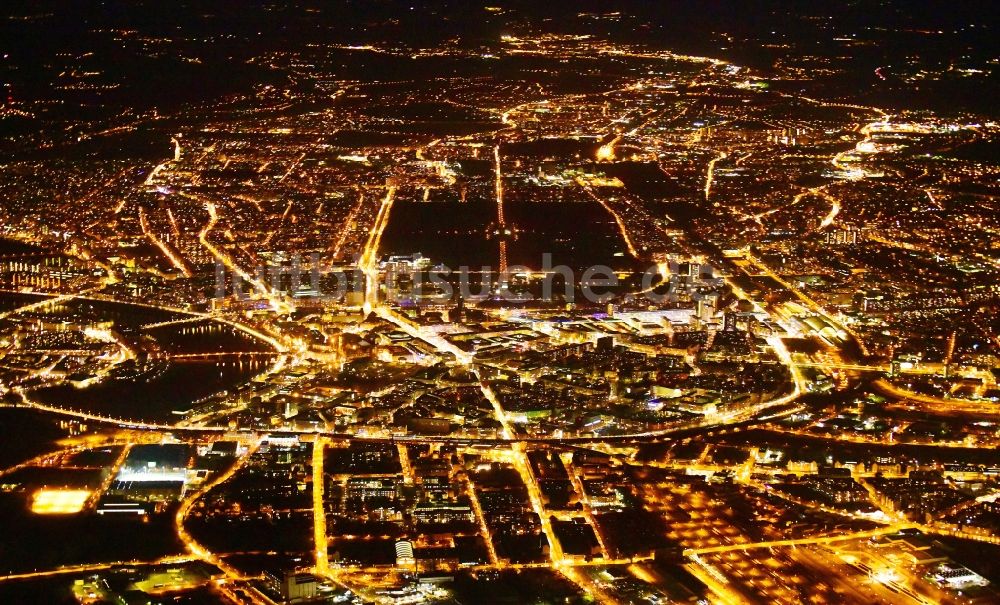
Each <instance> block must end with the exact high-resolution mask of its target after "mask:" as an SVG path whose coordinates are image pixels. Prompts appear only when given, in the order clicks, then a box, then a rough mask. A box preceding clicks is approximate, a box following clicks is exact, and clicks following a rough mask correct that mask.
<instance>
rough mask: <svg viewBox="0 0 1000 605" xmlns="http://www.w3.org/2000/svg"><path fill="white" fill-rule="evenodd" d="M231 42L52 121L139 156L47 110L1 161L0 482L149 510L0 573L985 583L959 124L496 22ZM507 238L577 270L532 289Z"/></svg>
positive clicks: (852, 591) (932, 586) (290, 594)
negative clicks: (391, 69) (152, 89)
mask: <svg viewBox="0 0 1000 605" xmlns="http://www.w3.org/2000/svg"><path fill="white" fill-rule="evenodd" d="M494 9H495V10H494ZM486 10H487V12H499V13H503V9H500V8H497V7H492V8H488V9H486ZM586 15H589V13H588V14H586ZM586 15H585V14H584V13H581V16H580V18H581V19H584V18H586V19H598V18H607V19H610V20H617V19H618V18H619V17H620V15H619V14H618V13H613V14H610V15H604V16H596V17H595V16H586ZM616 15H617V16H616ZM134 33H135V32H132V33H129V32H126V31H115V32H113V35H114V36H115V37H116V38H115V39H121V40H128V42H127V43H128V44H132V43H133V41H132V39H131V36H132V35H133V34H134ZM124 43H125V42H123V44H124ZM144 44H147V45H148V46H149V48H154V47H157V46H158V45H161V44H165V45H169V44H170V41H169V40H159V39H152V38H150V39H146V40H145V41H144ZM67 60H69V59H67ZM192 61H195V59H192ZM340 61H344V62H351V63H352V64H353V62H361V63H365V62H372V63H373V64H375V63H379V62H387V64H388V63H394V62H397V61H406V62H412V63H413V64H419V65H420V66H421V70H426V69H428V68H427V67H426V66H427V65H433V64H436V63H435V62H441V65H445V64H447V65H452V64H454V65H480V64H495V65H496V66H497V69H496V70H495V71H494V70H479V68H477V69H476V70H467V71H468V73H470V74H478V75H468V76H465V75H461V74H460V71H459V70H457V69H456V70H455V71H454V73H452V72H451V70H450V68H445V67H441V68H440V70H441V72H440V75H439V76H436V77H434V78H431V79H423V78H418V77H413V78H411V77H407V76H406V75H400V76H399V77H385V78H383V77H381V76H372V77H369V78H367V79H363V78H356V77H342V76H339V75H338V74H339V73H340V72H339V71H338V69H340V68H339V67H338V65H340V63H339V62H340ZM70 63H71V69H69V70H68V71H67V72H66V73H67V74H68V75H66V76H64V77H65V78H69V79H70V80H71V81H73V79H74V78H78V79H79V80H78V81H76V83H75V84H71V85H69V86H70V87H71V88H70V89H73V88H72V87H74V86H77V85H79V86H84V83H85V82H86V80H87V76H86V75H85V72H86V70H87V59H86V57H78V58H75V59H73V60H72V61H71V62H70ZM251 63H253V64H266V65H268V66H270V68H271V69H274V70H276V71H279V72H281V73H283V74H286V75H287V76H288V80H289V82H288V83H287V85H273V84H263V83H261V84H260V85H257V86H255V87H254V90H253V93H252V94H245V95H237V96H235V97H233V98H229V99H227V100H226V101H225V102H212V103H207V104H200V105H191V106H188V107H186V108H184V109H183V110H178V111H177V112H175V113H172V114H157V113H155V112H153V113H152V114H150V113H142V114H129V115H121V116H117V117H113V118H112V117H108V118H103V119H102V120H103V121H101V123H102V126H101V127H100V128H97V127H96V126H95V125H96V124H97V121H95V122H83V121H81V123H80V124H78V125H77V127H76V129H75V130H73V131H72V132H73V133H74V134H73V136H74V137H75V138H76V143H79V144H83V143H85V142H88V141H94V142H95V145H96V146H99V145H101V144H102V142H106V141H118V140H119V139H118V137H125V136H126V135H128V136H133V135H134V136H136V137H138V138H140V139H143V140H145V138H149V146H150V147H151V148H155V149H156V150H157V153H158V154H159V156H161V157H159V159H158V160H156V161H149V160H147V159H142V158H145V157H147V156H149V150H148V149H146V151H145V152H144V154H141V155H140V154H134V157H133V156H130V155H129V154H127V153H126V154H118V155H115V156H113V157H112V156H111V155H108V156H107V157H105V155H104V154H102V153H101V152H99V151H98V152H95V154H94V156H93V157H91V158H90V159H82V158H81V159H77V160H72V159H70V156H71V155H72V151H71V149H72V146H71V143H70V142H67V141H64V140H62V139H60V138H59V137H61V136H63V135H61V134H54V133H50V134H46V135H44V136H45V137H48V138H47V139H46V138H44V137H43V136H42V135H32V136H36V137H37V138H38V140H37V141H36V143H37V144H38V145H39V146H40V148H41V149H46V148H52V149H53V150H55V152H54V154H48V155H46V154H38V155H28V154H25V155H24V159H18V160H16V161H14V160H9V159H8V160H5V163H4V165H3V170H2V171H0V193H2V196H3V199H4V203H3V204H2V207H0V235H2V236H3V238H4V239H3V242H5V243H4V246H7V245H10V246H11V248H10V250H9V251H8V250H7V248H3V249H0V394H2V396H3V400H2V405H3V409H0V412H3V413H5V414H6V413H10V414H22V413H23V414H29V415H30V417H31V418H37V419H41V420H40V421H44V422H48V423H50V424H51V425H52V426H53V427H57V429H58V433H59V438H58V444H50V445H51V448H50V449H51V451H49V452H45V451H41V453H38V452H32V453H30V454H28V453H26V454H25V455H23V456H21V458H20V460H22V462H20V463H19V464H16V465H14V466H11V467H10V468H7V469H4V470H2V471H0V492H2V494H0V495H3V496H5V497H9V498H14V501H15V502H17V506H16V507H15V508H18V510H20V511H21V512H20V513H18V514H21V515H22V516H23V517H24V518H25V519H28V520H30V523H32V524H34V523H44V522H45V521H46V520H53V522H55V521H56V520H58V521H60V522H62V521H65V522H66V523H69V524H79V525H70V526H68V527H81V528H82V527H88V528H98V530H97V531H107V532H124V533H125V534H127V533H128V532H131V531H137V532H140V533H137V534H136V535H137V536H139V535H143V536H145V535H147V533H146V532H151V533H149V535H153V534H152V532H154V531H163V532H165V533H166V535H168V536H169V537H168V538H166V542H165V546H163V548H162V549H161V550H162V552H160V553H159V555H158V556H150V557H149V558H143V557H138V558H136V557H131V556H128V555H124V554H123V555H118V556H120V557H121V560H115V561H112V560H108V559H107V557H103V558H102V556H100V555H99V554H95V553H90V552H88V551H87V550H86V548H83V549H81V550H77V551H73V552H74V554H71V555H68V556H66V557H63V558H58V557H57V559H58V560H56V559H51V561H52V563H51V564H48V565H45V566H44V567H40V566H38V565H34V564H32V563H30V562H23V563H18V562H9V563H8V562H7V561H6V560H5V561H4V564H5V565H8V568H6V569H2V570H0V573H3V574H4V575H3V577H0V590H2V589H4V588H5V587H11V586H23V585H28V584H29V583H31V582H36V581H37V582H44V583H46V584H51V585H53V586H55V585H56V584H57V583H60V582H61V583H62V584H60V585H61V586H65V587H66V590H68V591H71V592H72V595H73V598H74V599H76V600H77V601H78V602H80V603H92V602H93V603H96V602H102V599H114V598H116V596H117V595H120V594H122V593H124V592H127V591H129V590H132V591H135V590H138V591H140V592H142V593H144V594H146V595H149V596H150V597H151V598H157V597H159V596H162V595H173V594H187V595H191V597H192V598H201V597H204V598H209V597H208V596H206V595H209V596H210V597H211V598H213V599H217V600H218V601H219V602H233V603H254V604H266V603H280V602H283V601H284V602H290V601H292V600H293V599H295V600H296V602H298V599H303V600H305V601H310V600H315V601H316V602H374V603H400V604H402V603H419V602H442V603H457V602H476V601H475V599H476V598H478V597H476V596H470V595H481V594H484V593H492V594H493V596H494V597H496V598H501V595H504V596H505V597H506V598H508V599H513V600H514V601H517V600H518V599H522V600H526V599H528V598H530V597H531V596H533V595H536V596H537V595H541V596H540V598H543V599H551V600H564V601H565V602H585V601H587V600H594V601H597V602H602V603H662V602H687V601H689V600H695V601H698V600H703V601H704V602H711V603H802V602H809V603H830V604H839V603H872V602H886V603H912V602H917V603H927V604H930V603H956V604H959V603H987V602H996V600H997V599H1000V595H998V593H997V592H996V590H995V589H994V587H993V586H992V584H991V581H990V580H991V578H990V577H988V576H990V574H993V577H996V576H995V574H996V569H992V571H990V566H986V568H985V569H982V568H979V567H977V566H978V565H982V564H983V562H984V560H988V559H990V558H991V557H992V558H994V559H995V558H996V557H995V554H996V548H995V546H997V545H1000V510H998V508H997V504H996V497H997V496H998V495H1000V482H998V474H1000V456H998V455H997V454H996V453H995V452H996V449H995V448H996V447H997V445H998V444H1000V428H998V425H997V422H998V420H997V414H998V413H1000V407H998V406H1000V387H998V385H997V376H998V372H997V367H998V362H997V359H998V358H997V349H998V347H1000V336H998V332H997V327H998V325H1000V316H998V311H997V310H998V308H1000V307H998V305H997V296H998V292H1000V286H998V284H1000V273H998V270H1000V262H998V258H1000V257H998V248H997V243H996V242H997V238H996V235H997V233H998V230H1000V223H998V221H1000V205H998V198H997V189H996V187H997V182H998V176H1000V172H998V170H1000V169H998V168H997V165H996V163H995V161H994V162H992V163H991V162H984V161H979V160H977V159H974V158H972V159H970V154H971V151H970V152H969V153H965V150H971V149H974V148H977V147H978V146H986V145H993V146H995V145H996V141H997V135H998V127H997V124H996V122H994V121H993V120H992V119H991V118H990V117H989V116H985V115H979V114H976V113H973V112H963V111H952V112H934V111H930V110H904V109H893V108H890V107H882V106H875V104H870V103H868V102H855V101H854V100H851V99H846V100H845V98H841V97H836V96H826V97H824V96H822V95H814V94H813V93H811V92H800V91H803V90H806V87H805V86H801V87H800V86H797V85H796V86H787V85H785V84H787V83H788V82H790V81H797V80H796V79H797V78H804V77H805V75H804V74H803V69H805V68H803V67H801V66H799V65H798V64H796V63H795V62H789V63H787V64H785V65H782V66H779V67H778V70H777V73H772V72H767V73H765V72H764V71H760V70H757V69H755V68H751V67H747V66H744V65H739V64H735V63H730V62H728V61H725V60H722V59H719V58H713V57H703V56H693V55H688V54H682V53H680V52H679V51H678V52H672V51H667V50H656V49H654V48H652V47H648V46H646V45H642V44H638V43H636V44H630V43H625V42H620V41H612V40H611V39H610V38H608V39H605V38H602V37H599V36H583V35H581V36H576V35H569V34H555V33H547V32H543V31H541V30H538V29H537V28H534V27H529V26H527V25H524V26H522V27H520V28H517V27H515V28H512V29H510V30H508V31H507V32H506V33H504V34H503V35H502V36H501V37H499V38H498V39H493V40H491V41H490V42H489V43H484V44H483V45H472V46H470V45H468V44H444V45H442V46H439V47H431V48H419V49H413V48H408V47H405V46H404V45H402V44H399V45H394V44H391V43H365V44H350V45H348V44H343V45H341V44H329V45H324V46H323V47H322V48H320V47H319V45H306V46H302V47H297V48H296V49H294V50H287V51H269V52H266V53H264V54H262V55H260V56H255V57H254V58H253V59H252V61H251ZM501 68H502V69H501ZM831 69H832V68H831ZM806 71H808V70H806ZM465 72H466V70H464V69H463V71H462V72H461V73H465ZM879 73H881V72H879ZM972 73H974V72H972ZM596 74H600V76H599V77H598V76H597V75H596ZM879 77H882V76H881V75H880V76H879ZM914 77H915V76H914ZM88 86H89V85H88ZM12 99H13V97H12ZM4 111H8V112H15V113H16V112H21V113H23V114H24V115H25V116H27V117H30V118H31V119H43V116H44V115H47V114H46V113H45V112H46V111H48V110H47V109H45V108H44V107H43V106H42V104H39V105H38V106H37V107H33V106H32V105H31V104H30V103H20V104H19V103H18V102H15V101H11V104H9V105H7V106H5V109H4ZM11 115H14V114H11ZM17 115H20V114H17ZM99 121H100V120H99ZM121 140H122V141H124V138H122V139H121ZM111 144H112V145H114V144H115V143H111ZM64 148H65V149H64ZM63 152H65V157H64V158H63V160H62V161H56V160H54V159H52V157H54V156H58V155H59V154H60V153H63ZM994 159H995V158H994ZM15 244H16V245H15ZM536 252H538V253H539V254H538V256H537V257H536V256H534V255H535V254H536ZM541 252H552V253H553V255H554V256H555V262H556V264H565V265H570V266H569V267H567V269H571V270H573V271H574V272H575V273H576V275H583V274H584V273H583V272H584V270H585V268H586V267H587V266H588V265H594V264H601V265H608V266H609V269H608V270H609V271H612V272H613V273H614V274H615V275H616V276H617V282H618V283H617V285H613V286H610V287H609V290H608V291H609V292H610V293H611V294H612V295H613V296H612V297H611V298H610V300H600V301H595V300H587V299H586V298H585V297H584V296H582V295H581V293H580V292H576V293H575V297H573V298H572V299H570V298H569V297H568V296H567V293H566V292H565V288H564V287H563V286H562V285H560V282H558V281H557V282H556V286H555V288H554V289H555V292H556V295H555V297H554V298H552V299H548V300H540V298H539V293H540V292H542V291H543V288H544V287H545V281H546V280H548V279H551V277H552V266H553V265H551V264H549V265H544V264H543V260H542V257H541ZM445 265H446V266H449V267H452V268H454V269H457V268H458V266H459V265H469V266H472V267H473V275H472V278H473V279H472V281H473V290H472V292H471V293H467V294H466V295H463V296H458V295H451V296H444V295H445V294H448V293H450V292H458V291H459V290H458V287H459V283H458V278H457V276H454V275H452V276H448V277H446V278H445V279H443V280H441V281H438V282H430V281H428V279H427V278H429V277H430V276H431V274H432V272H434V271H438V270H440V269H441V268H442V266H445ZM275 267H280V268H282V270H283V271H279V272H278V273H274V271H273V270H274V268H275ZM481 267H489V268H488V269H481ZM647 269H650V271H651V273H649V272H647ZM644 272H646V275H645V278H646V280H645V281H644V280H643V277H644ZM276 274H277V275H279V276H278V278H275V277H274V276H275V275H276ZM650 278H652V281H650ZM480 279H483V280H485V286H484V287H480V286H479V281H480ZM584 279H590V278H584ZM577 281H578V282H579V280H577ZM577 285H578V286H579V285H580V283H577ZM235 289H238V290H239V293H238V295H237V294H234V290H235ZM572 293H573V285H572V284H570V294H572ZM665 294H669V296H667V297H665V298H651V295H665ZM217 295H218V296H217ZM178 387H183V388H182V390H178V391H174V390H170V389H175V388H178ZM163 389H168V392H169V393H170V395H169V396H166V397H160V396H159V395H158V394H157V393H159V392H161V391H162V390H163ZM10 438H13V437H10ZM56 448H58V449H56ZM43 449H44V448H43ZM26 451H27V450H26ZM31 456H34V457H31ZM5 501H6V500H5ZM22 509H23V510H22ZM5 523H6V522H5ZM112 523H114V525H112ZM31 527H35V525H31ZM156 528H160V529H156ZM81 531H82V530H81ZM89 531H95V530H89ZM78 539H79V540H81V541H83V542H86V541H87V539H88V538H87V536H86V535H82V536H78ZM150 548H152V545H150ZM977 549H981V550H977ZM57 550H58V549H57ZM116 552H117V551H116ZM141 552H147V550H146V549H143V550H142V551H141ZM148 552H152V551H148ZM970 552H971V553H976V552H982V553H991V554H989V555H985V554H980V555H977V556H970V554H969V553H970ZM19 565H20V566H19ZM519 590H524V591H525V592H521V593H518V592H517V591H519ZM199 595H200V596H201V597H199ZM470 598H471V599H472V601H470V600H468V599H470Z"/></svg>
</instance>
